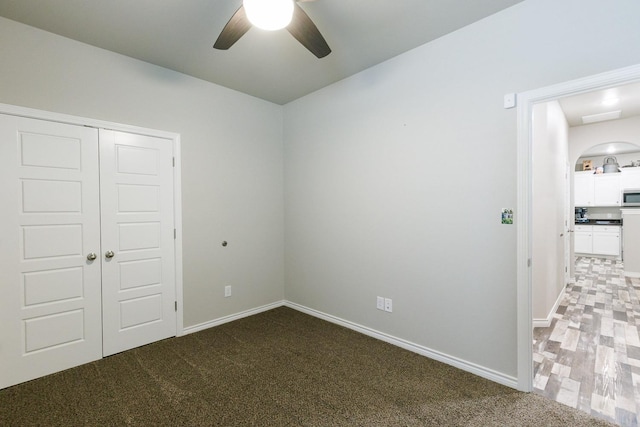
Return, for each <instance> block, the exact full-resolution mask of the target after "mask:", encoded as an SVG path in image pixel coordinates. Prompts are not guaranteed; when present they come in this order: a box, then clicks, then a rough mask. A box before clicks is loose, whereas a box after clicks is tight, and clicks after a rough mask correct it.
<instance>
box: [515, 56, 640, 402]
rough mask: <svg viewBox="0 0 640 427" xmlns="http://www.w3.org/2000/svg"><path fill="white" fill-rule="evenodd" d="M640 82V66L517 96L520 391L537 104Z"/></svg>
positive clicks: (529, 382)
mask: <svg viewBox="0 0 640 427" xmlns="http://www.w3.org/2000/svg"><path fill="white" fill-rule="evenodd" d="M639 81H640V65H633V66H630V67H626V68H621V69H618V70H614V71H610V72H606V73H602V74H597V75H594V76H589V77H585V78H582V79H578V80H572V81H569V82H564V83H560V84H557V85H553V86H548V87H544V88H540V89H536V90H532V91H528V92H523V93H519V94H518V125H517V129H518V136H517V141H518V142H517V144H518V146H517V153H518V157H517V170H518V177H517V179H518V185H517V191H518V204H517V212H518V221H517V226H516V229H517V230H516V231H517V257H516V261H517V276H516V280H517V311H518V314H517V336H518V338H517V346H518V351H517V358H518V360H517V362H518V365H517V366H518V390H521V391H527V392H529V391H532V390H533V351H532V343H533V318H532V308H531V265H530V263H531V247H532V240H533V236H532V234H531V231H532V224H531V221H532V205H531V195H532V165H531V159H532V157H531V154H532V145H533V143H532V130H531V127H532V126H531V125H532V115H533V106H534V105H535V104H537V103H541V102H548V101H553V100H555V99H558V98H562V97H565V96H570V95H577V94H580V93H585V92H590V91H593V90H597V89H604V88H607V87H613V86H617V85H621V84H626V83H634V82H639Z"/></svg>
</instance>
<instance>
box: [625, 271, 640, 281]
mask: <svg viewBox="0 0 640 427" xmlns="http://www.w3.org/2000/svg"><path fill="white" fill-rule="evenodd" d="M624 275H625V276H626V277H631V278H634V279H638V278H640V273H635V272H633V271H625V272H624Z"/></svg>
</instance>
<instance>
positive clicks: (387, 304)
mask: <svg viewBox="0 0 640 427" xmlns="http://www.w3.org/2000/svg"><path fill="white" fill-rule="evenodd" d="M384 311H388V312H389V313H391V312H392V311H393V301H392V300H391V298H385V299H384Z"/></svg>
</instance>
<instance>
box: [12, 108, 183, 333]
mask: <svg viewBox="0 0 640 427" xmlns="http://www.w3.org/2000/svg"><path fill="white" fill-rule="evenodd" d="M0 113H4V114H10V115H13V116H21V117H27V118H32V119H39V120H48V121H51V122H59V123H67V124H71V125H80V126H90V127H94V128H97V129H112V130H117V131H122V132H129V133H135V134H140V135H148V136H154V137H158V138H165V139H170V140H172V141H173V155H174V158H175V167H174V169H173V185H174V200H173V207H174V221H175V225H174V227H175V229H176V239H175V242H174V244H175V264H176V265H175V271H176V272H175V274H176V277H175V284H176V301H177V303H178V309H177V312H176V335H177V336H181V335H184V316H183V313H184V309H183V305H184V304H183V295H182V180H181V176H182V173H181V164H182V162H181V157H180V156H181V151H180V134H178V133H174V132H165V131H161V130H156V129H149V128H143V127H139V126H132V125H125V124H121V123H113V122H107V121H103V120H95V119H89V118H85V117H78V116H71V115H67V114H60V113H54V112H50V111H43V110H36V109H33V108H26V107H19V106H16V105H9V104H0Z"/></svg>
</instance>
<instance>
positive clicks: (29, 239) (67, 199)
mask: <svg viewBox="0 0 640 427" xmlns="http://www.w3.org/2000/svg"><path fill="white" fill-rule="evenodd" d="M98 176H99V173H98V131H97V130H96V129H93V128H88V127H83V126H73V125H67V124H60V123H52V122H47V121H42V120H34V119H26V118H20V117H14V116H7V115H2V114H0V203H2V209H1V210H0V387H8V386H10V385H13V384H17V383H20V382H24V381H28V380H31V379H33V378H37V377H40V376H43V375H47V374H50V373H53V372H57V371H61V370H64V369H67V368H70V367H73V366H77V365H80V364H83V363H86V362H90V361H93V360H96V359H99V358H100V357H101V356H102V339H101V338H102V322H101V302H100V298H101V296H100V292H101V288H100V283H101V279H100V276H101V271H100V269H101V265H100V258H99V255H98V254H99V252H100V223H99V218H100V215H99V209H100V203H99V182H98ZM92 254H96V259H92V258H93V255H92Z"/></svg>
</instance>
